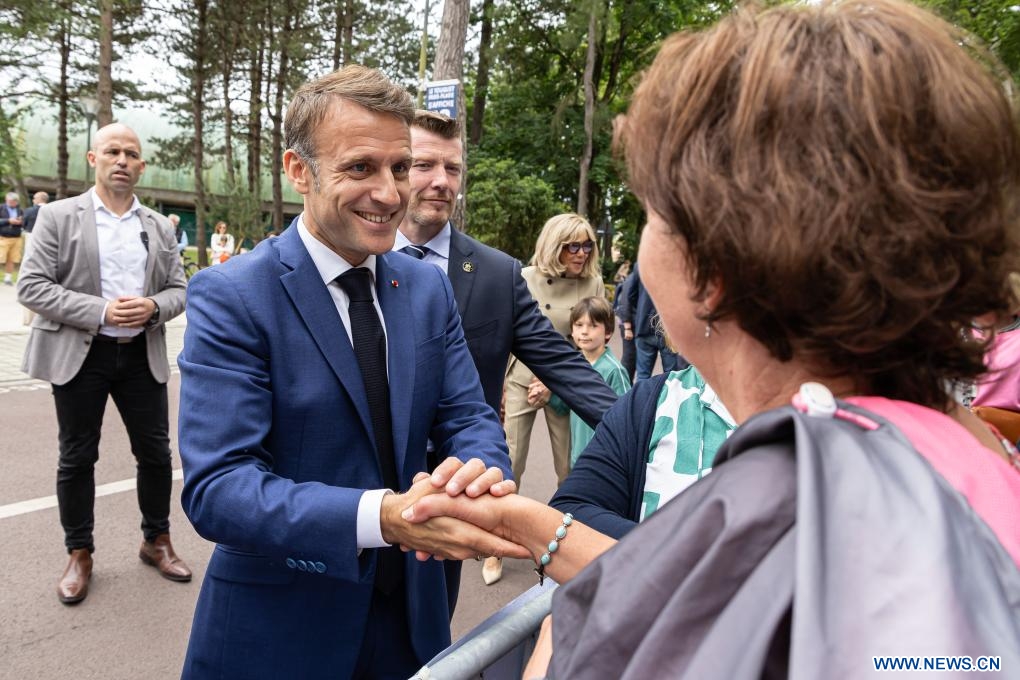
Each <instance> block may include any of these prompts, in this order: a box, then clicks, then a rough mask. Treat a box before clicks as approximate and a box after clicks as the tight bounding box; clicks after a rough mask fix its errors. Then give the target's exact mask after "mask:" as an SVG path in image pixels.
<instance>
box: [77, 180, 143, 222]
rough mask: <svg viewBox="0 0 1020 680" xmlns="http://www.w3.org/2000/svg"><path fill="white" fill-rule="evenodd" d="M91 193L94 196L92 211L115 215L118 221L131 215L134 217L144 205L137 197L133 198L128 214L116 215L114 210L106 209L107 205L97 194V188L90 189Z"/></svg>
mask: <svg viewBox="0 0 1020 680" xmlns="http://www.w3.org/2000/svg"><path fill="white" fill-rule="evenodd" d="M89 193H90V194H91V196H92V209H93V210H95V211H96V212H99V211H100V210H105V211H106V212H107V213H108V214H110V215H113V217H116V218H117V219H124V218H125V217H128V216H129V215H132V214H134V213H136V212H137V211H138V209H139V208H141V207H142V204H141V202H140V201H139V200H138V197H137V196H132V197H131V198H132V199H133V200H132V201H131V207H130V208H128V211H127V212H126V213H124V214H123V215H115V214H114V213H113V211H112V210H110V209H109V208H107V207H106V204H105V203H103V199H101V198H99V194H97V193H96V188H95V187H92V188H91V189H89Z"/></svg>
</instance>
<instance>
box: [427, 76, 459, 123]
mask: <svg viewBox="0 0 1020 680" xmlns="http://www.w3.org/2000/svg"><path fill="white" fill-rule="evenodd" d="M459 91H460V81H459V80H437V81H434V82H431V83H425V109H426V110H427V111H435V112H436V113H441V114H443V115H444V116H449V117H450V118H456V117H457V99H458V92H459Z"/></svg>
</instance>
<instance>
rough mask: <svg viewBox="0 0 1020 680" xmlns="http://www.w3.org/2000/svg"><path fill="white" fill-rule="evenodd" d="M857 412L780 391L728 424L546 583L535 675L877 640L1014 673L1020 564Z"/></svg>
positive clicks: (801, 653)
mask: <svg viewBox="0 0 1020 680" xmlns="http://www.w3.org/2000/svg"><path fill="white" fill-rule="evenodd" d="M840 405H841V407H842V408H844V409H848V410H856V411H860V409H857V408H855V407H853V406H850V405H848V404H844V403H841V404H840ZM871 417H872V419H874V420H875V421H876V422H879V423H880V424H881V427H880V428H879V429H878V430H875V431H865V430H863V429H861V428H860V427H858V426H856V425H854V424H851V423H849V422H845V421H842V420H834V419H825V418H813V417H810V416H807V415H804V414H801V413H799V412H797V411H796V410H794V409H793V408H790V407H786V408H781V409H777V410H775V411H771V412H768V413H764V414H761V415H759V416H757V417H755V418H752V419H751V420H749V421H748V422H747V423H746V424H744V425H743V426H742V427H740V428H739V429H738V430H737V432H736V433H735V434H734V435H733V437H732V438H731V439H730V440H729V441H728V442H727V443H726V444H725V445H724V447H723V448H722V449H720V451H719V454H718V456H717V458H716V468H715V470H714V472H713V473H712V474H711V475H709V476H708V477H706V478H705V479H703V480H701V481H699V482H698V483H697V484H695V485H693V486H692V487H690V488H689V489H687V490H686V491H685V492H684V493H682V494H681V495H680V496H678V497H677V498H675V499H674V500H673V501H672V502H670V503H669V504H667V505H666V506H665V507H664V508H663V509H661V510H660V511H659V512H658V513H656V514H655V515H654V516H652V517H651V518H650V519H649V520H648V521H646V522H644V523H643V524H642V525H641V526H639V527H638V528H637V529H635V530H634V531H633V532H631V533H630V534H629V535H628V536H627V537H626V538H625V539H624V540H622V541H621V542H620V543H619V544H617V545H616V546H615V547H614V548H613V549H612V550H611V551H609V552H607V553H606V554H605V555H603V556H602V558H600V559H599V560H597V561H596V562H594V563H593V564H592V565H590V566H589V567H588V568H587V569H586V570H585V571H583V572H582V573H581V574H580V575H578V577H577V578H575V579H574V580H573V581H571V582H570V583H569V584H567V585H566V586H565V587H562V588H560V589H559V590H558V591H557V592H556V595H555V598H554V603H553V640H554V646H555V652H554V654H553V659H552V663H551V665H550V669H549V677H550V678H614V679H615V678H628V679H629V678H634V679H637V678H640V679H642V680H645V679H647V678H697V679H699V680H704V679H706V678H724V679H726V680H739V679H741V678H760V677H790V678H798V679H800V678H803V679H804V680H817V679H819V678H856V677H863V676H871V675H872V674H873V673H874V671H875V666H874V662H873V657H875V656H884V655H896V656H926V655H938V656H970V657H978V656H983V655H987V656H999V657H1001V663H1002V669H1003V672H1004V676H1005V675H1009V676H1010V677H1014V676H1013V675H1010V674H1015V673H1017V672H1020V570H1018V568H1017V565H1016V564H1015V563H1014V562H1013V560H1012V559H1011V558H1010V557H1009V555H1008V554H1007V553H1006V551H1005V549H1004V548H1003V547H1002V546H1001V545H1000V544H999V542H998V540H997V539H996V538H995V536H994V535H993V534H992V531H991V529H989V528H988V526H987V525H986V524H985V523H984V522H983V521H982V520H981V519H980V518H978V517H977V516H976V515H975V514H974V512H973V511H972V510H971V508H970V506H969V505H968V504H967V502H966V500H965V499H964V498H963V497H962V496H961V495H960V494H959V493H957V492H956V491H955V490H954V489H953V488H951V487H950V486H949V484H948V483H947V482H946V481H945V480H944V479H943V478H942V477H941V476H940V475H939V474H938V473H937V472H935V471H934V470H933V469H932V468H931V466H930V465H929V464H928V462H927V461H926V460H925V459H924V458H923V457H922V456H921V455H919V454H918V453H917V452H916V451H915V450H914V448H913V446H911V444H910V443H909V442H907V441H906V439H905V438H904V437H903V435H902V434H901V433H900V432H899V430H897V429H896V428H895V427H894V426H892V425H891V424H889V423H888V422H887V421H885V420H883V419H881V418H877V417H875V416H873V415H871ZM1018 511H1020V508H1018ZM951 675H952V674H947V673H940V674H939V677H947V676H951Z"/></svg>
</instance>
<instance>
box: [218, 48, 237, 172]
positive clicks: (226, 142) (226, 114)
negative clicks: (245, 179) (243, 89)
mask: <svg viewBox="0 0 1020 680" xmlns="http://www.w3.org/2000/svg"><path fill="white" fill-rule="evenodd" d="M227 33H229V35H227V36H224V37H225V38H226V43H227V44H226V52H225V54H224V55H223V63H222V68H221V69H220V73H221V75H222V77H223V162H224V164H226V166H227V188H228V189H229V190H230V191H233V189H234V187H235V186H236V184H237V177H236V175H235V173H234V112H233V111H232V110H231V108H230V81H231V80H232V79H233V76H234V52H235V50H236V48H237V32H236V31H233V30H229V29H228V30H227Z"/></svg>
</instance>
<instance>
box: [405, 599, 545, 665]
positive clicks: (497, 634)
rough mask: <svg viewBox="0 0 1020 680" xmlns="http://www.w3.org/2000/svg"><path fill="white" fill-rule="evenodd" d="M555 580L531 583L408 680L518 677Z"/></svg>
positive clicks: (528, 654) (531, 645) (533, 644)
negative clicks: (524, 590)
mask: <svg viewBox="0 0 1020 680" xmlns="http://www.w3.org/2000/svg"><path fill="white" fill-rule="evenodd" d="M555 589H556V583H554V582H553V581H552V580H551V579H546V583H545V585H541V586H534V587H533V588H531V589H529V590H527V591H526V592H524V593H523V594H521V595H520V596H518V597H517V598H516V599H515V600H513V601H512V602H511V603H510V604H508V605H507V606H505V607H503V608H502V609H500V610H499V611H498V612H496V613H495V614H493V615H492V616H490V617H489V618H487V619H486V620H485V621H483V622H481V623H480V624H478V625H477V626H475V628H474V629H472V630H471V631H470V632H469V633H468V634H467V635H465V636H464V637H462V638H461V639H460V640H458V641H457V642H456V643H454V644H453V645H450V646H449V647H448V648H446V649H444V650H443V651H442V652H440V653H439V654H438V655H437V656H436V657H435V658H434V659H432V660H431V661H429V662H428V663H427V664H426V665H425V666H423V667H422V669H421V670H420V671H418V672H417V673H416V674H415V675H414V677H413V678H411V680H469V679H471V678H485V680H510V679H511V678H513V680H518V679H519V678H520V677H521V673H522V672H523V671H524V666H525V664H527V662H528V659H529V658H530V657H531V650H532V649H534V647H535V639H536V638H537V637H538V629H539V627H540V626H541V625H542V619H544V618H545V616H546V615H547V614H548V613H549V610H550V608H551V607H552V594H553V591H554V590H555Z"/></svg>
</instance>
